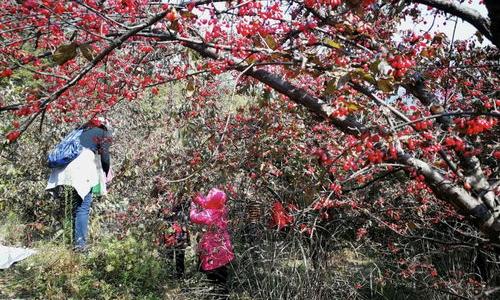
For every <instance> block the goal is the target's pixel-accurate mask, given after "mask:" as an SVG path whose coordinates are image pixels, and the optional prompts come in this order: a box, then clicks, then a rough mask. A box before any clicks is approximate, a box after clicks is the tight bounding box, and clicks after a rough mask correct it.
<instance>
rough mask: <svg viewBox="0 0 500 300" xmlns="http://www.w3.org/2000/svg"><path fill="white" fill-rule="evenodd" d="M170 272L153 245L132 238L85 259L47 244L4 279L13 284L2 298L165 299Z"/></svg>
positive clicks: (108, 243) (105, 244)
mask: <svg viewBox="0 0 500 300" xmlns="http://www.w3.org/2000/svg"><path fill="white" fill-rule="evenodd" d="M169 272H170V268H169V267H168V266H165V265H164V264H162V263H161V260H160V259H159V257H158V253H157V252H156V251H155V250H152V247H151V246H150V245H149V246H148V243H147V242H145V241H141V242H140V241H137V240H136V239H134V238H132V237H128V238H126V239H124V240H116V239H109V240H106V241H103V242H102V243H100V244H98V245H97V246H96V247H95V248H94V249H93V250H92V251H91V252H89V253H88V254H81V255H75V253H74V252H72V251H70V250H68V249H66V248H64V247H61V246H56V245H52V244H47V245H45V246H44V247H43V248H42V249H41V250H39V253H38V254H37V255H34V256H32V257H30V258H28V259H27V260H25V261H23V262H21V263H19V264H18V265H16V266H15V267H13V270H12V271H10V270H9V272H8V273H7V272H5V274H3V273H2V274H1V276H3V278H4V279H5V280H6V282H9V284H7V285H6V286H3V287H2V290H3V291H2V292H3V293H4V294H0V297H1V296H4V295H5V296H8V297H29V298H35V299H67V298H75V299H116V298H120V299H137V298H138V297H141V298H142V299H161V298H163V297H162V295H163V293H164V288H165V287H168V285H167V280H168V276H167V275H168V274H169ZM7 276H9V278H6V277H7ZM0 282H1V281H0Z"/></svg>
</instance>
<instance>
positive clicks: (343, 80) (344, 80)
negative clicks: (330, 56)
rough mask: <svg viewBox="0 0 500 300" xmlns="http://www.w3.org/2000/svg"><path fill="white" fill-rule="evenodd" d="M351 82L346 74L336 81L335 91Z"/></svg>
mask: <svg viewBox="0 0 500 300" xmlns="http://www.w3.org/2000/svg"><path fill="white" fill-rule="evenodd" d="M349 80H351V74H350V73H347V74H345V75H344V76H341V77H340V78H339V80H338V81H337V89H340V88H342V87H343V86H344V85H345V84H346V83H347V82H349Z"/></svg>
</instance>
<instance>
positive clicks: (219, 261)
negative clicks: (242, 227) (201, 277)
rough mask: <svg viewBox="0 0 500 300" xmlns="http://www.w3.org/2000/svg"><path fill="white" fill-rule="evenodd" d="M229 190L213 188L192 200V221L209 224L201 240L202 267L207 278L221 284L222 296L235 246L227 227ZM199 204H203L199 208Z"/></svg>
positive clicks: (199, 245)
mask: <svg viewBox="0 0 500 300" xmlns="http://www.w3.org/2000/svg"><path fill="white" fill-rule="evenodd" d="M225 203H226V194H225V193H224V192H223V191H220V190H218V189H212V190H211V191H210V192H209V193H208V196H207V197H206V198H205V197H203V196H201V195H198V196H196V197H195V198H194V199H193V202H191V211H190V213H189V216H190V218H191V222H193V223H196V224H202V225H206V226H207V230H206V232H204V233H203V235H202V237H201V240H200V242H199V243H198V254H199V256H200V261H201V269H202V271H203V272H205V273H206V274H207V278H208V279H209V280H210V281H212V282H214V283H215V284H218V285H219V286H220V287H221V296H222V297H227V295H228V288H227V275H228V270H227V264H229V263H230V262H231V261H232V260H233V259H234V253H233V247H232V245H231V240H230V236H229V232H228V230H227V209H226V207H225ZM196 206H200V207H201V210H198V208H197V207H196Z"/></svg>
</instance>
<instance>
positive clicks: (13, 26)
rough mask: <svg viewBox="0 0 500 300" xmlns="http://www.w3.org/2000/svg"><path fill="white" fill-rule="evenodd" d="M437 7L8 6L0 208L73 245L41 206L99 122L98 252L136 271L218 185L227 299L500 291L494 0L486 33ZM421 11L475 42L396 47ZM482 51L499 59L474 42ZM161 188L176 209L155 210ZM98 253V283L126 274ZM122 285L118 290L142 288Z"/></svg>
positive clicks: (482, 21)
mask: <svg viewBox="0 0 500 300" xmlns="http://www.w3.org/2000/svg"><path fill="white" fill-rule="evenodd" d="M441 2H442V1H436V0H425V1H424V0H415V1H389V0H370V1H352V0H345V1H340V0H339V1H337V0H335V1H308V0H307V1H303V2H302V1H285V0H284V1H273V2H260V1H223V3H220V5H219V4H217V5H214V4H212V3H207V2H206V1H192V2H183V3H180V4H172V3H162V4H160V3H152V2H150V1H142V0H140V1H92V0H89V1H58V0H54V1H52V0H51V1H37V0H28V1H4V2H3V3H2V4H0V12H1V17H0V18H2V21H3V22H1V23H2V25H0V30H1V31H0V43H1V44H2V45H4V47H3V48H1V50H0V85H1V86H2V89H3V90H4V91H5V93H4V94H5V95H6V97H4V99H2V103H0V113H1V114H2V117H4V116H6V117H5V118H2V122H1V123H0V132H2V134H3V135H4V136H5V140H4V143H3V148H1V150H0V151H1V155H2V157H1V158H0V159H1V160H2V161H1V162H2V163H1V164H0V171H1V172H2V173H1V174H5V175H2V177H1V178H0V195H1V196H2V197H0V205H1V208H2V209H3V211H2V212H1V213H2V214H4V215H8V214H9V212H11V211H12V212H14V213H15V215H17V216H18V217H19V219H20V220H22V222H26V224H25V225H22V228H23V229H22V230H23V232H25V234H24V236H26V240H25V241H23V242H24V243H25V244H29V243H31V242H33V240H40V239H47V238H50V239H54V240H57V239H59V235H58V232H61V229H62V232H63V233H64V231H65V230H66V232H67V231H68V230H67V226H66V225H65V220H66V221H67V217H62V216H61V212H63V211H65V207H66V205H67V204H66V203H62V202H57V201H54V200H53V199H51V198H49V197H46V196H45V195H42V193H41V192H40V191H42V190H43V185H44V180H45V178H46V175H47V174H46V169H45V168H44V167H43V166H44V159H45V157H46V153H47V151H48V149H49V148H50V146H51V145H53V144H54V142H55V141H56V140H57V139H58V137H60V136H61V135H62V133H63V132H67V131H68V130H69V128H70V127H72V123H73V122H82V121H85V120H88V119H89V118H90V117H92V116H94V115H102V114H106V115H108V117H110V118H111V119H112V120H113V121H114V124H115V128H116V129H117V131H116V138H115V141H114V147H113V148H114V150H113V151H114V153H113V154H114V157H115V161H114V168H115V173H116V177H115V181H114V183H113V184H112V186H111V187H110V188H111V193H110V195H109V196H108V197H107V198H105V199H102V200H101V201H96V202H95V205H94V211H93V216H92V220H93V221H92V226H91V242H92V244H94V245H96V246H97V245H101V244H103V245H104V244H107V243H110V245H109V246H104V247H105V248H107V249H108V250H110V251H115V252H119V253H122V255H124V256H130V257H132V258H133V257H135V255H136V253H135V252H134V250H132V249H129V248H136V247H137V248H138V249H148V246H147V245H151V249H153V247H154V246H153V244H154V243H153V241H154V240H155V239H156V235H157V234H158V230H159V228H160V227H161V226H160V225H161V222H162V220H161V218H159V216H158V211H159V210H160V209H161V208H162V207H163V206H164V205H165V204H166V202H168V201H169V200H171V199H172V198H177V199H180V200H181V202H183V203H184V204H187V203H189V201H190V199H191V197H192V196H193V195H194V194H195V193H197V192H202V193H203V192H206V191H207V190H208V189H210V188H212V187H214V186H217V187H219V188H221V189H224V190H225V191H226V192H227V193H228V195H229V196H230V199H231V201H230V203H229V205H230V207H231V218H230V219H231V227H232V230H233V235H234V238H235V245H237V247H238V249H239V250H238V251H237V253H239V255H240V256H239V259H240V260H238V261H237V262H236V264H235V266H234V269H233V274H234V275H237V277H235V278H236V279H233V281H232V287H233V289H234V290H236V291H239V292H241V294H242V295H246V296H248V297H255V298H266V297H278V298H280V297H291V296H292V295H291V294H287V293H292V292H293V293H295V294H296V295H301V296H303V297H312V295H311V294H309V292H308V290H306V289H307V287H310V286H314V287H317V289H318V290H319V291H320V296H318V297H320V298H321V297H326V298H328V297H347V298H355V297H358V298H374V297H381V298H384V297H387V298H391V297H394V295H396V294H400V293H405V294H408V295H410V294H411V295H415V297H426V298H428V297H431V298H432V297H435V298H442V297H445V295H449V296H450V297H460V296H461V295H464V296H465V297H473V296H478V297H481V296H486V295H487V294H491V293H492V292H491V289H492V290H494V289H495V286H497V285H498V280H499V278H498V264H497V263H498V259H497V256H496V255H497V253H498V251H499V250H498V240H499V239H500V235H499V228H500V226H499V224H500V215H499V211H500V210H499V209H498V208H499V205H500V200H499V199H498V194H499V192H500V190H499V186H498V184H499V181H498V177H499V176H498V172H499V165H498V158H499V156H500V152H499V143H498V136H499V131H498V117H499V113H498V105H499V100H498V91H497V89H496V87H497V86H498V83H499V78H498V64H497V60H498V49H497V47H498V36H497V35H498V32H499V31H498V30H495V28H498V18H496V17H495V11H497V9H498V6H497V4H494V3H493V1H490V0H486V1H484V3H485V5H486V8H487V9H488V11H489V12H490V18H486V17H484V16H479V17H474V16H478V15H476V14H475V12H474V11H473V10H471V9H469V7H468V6H467V5H468V4H467V3H465V2H464V1H448V2H447V3H445V4H442V3H441ZM412 3H425V4H427V5H430V7H432V9H431V11H432V13H433V14H435V15H436V16H438V15H440V14H444V13H449V14H452V15H455V16H457V17H460V18H463V19H464V20H467V21H468V22H470V23H472V25H474V26H475V27H476V28H477V29H478V31H479V34H478V35H476V36H475V37H471V38H470V39H468V40H464V41H456V40H454V37H447V36H446V35H445V34H443V33H439V32H434V31H429V32H417V31H415V30H414V29H413V28H412V29H411V30H407V31H403V32H402V31H400V30H399V29H398V28H400V25H401V23H402V22H403V20H405V19H406V20H411V22H414V23H418V22H421V21H422V15H423V10H422V8H421V7H419V6H416V4H412ZM457 11H458V12H457ZM472 17H473V18H472ZM483 36H484V37H485V38H487V39H489V40H490V41H492V43H493V44H494V45H492V46H482V45H480V44H479V43H478V42H477V40H476V39H477V38H482V37H483ZM24 81H26V82H24ZM173 81H179V83H177V84H175V85H172V84H171V82H173ZM134 99H138V100H140V101H139V102H134V101H132V100H134ZM38 120H39V121H40V123H39V124H40V127H39V128H35V127H36V126H34V124H37V123H35V121H38ZM44 124H45V125H44ZM59 124H60V125H59ZM47 125H48V126H47ZM40 128H41V129H40ZM37 129H38V130H37ZM20 137H22V138H23V139H24V140H23V139H20ZM154 177H160V178H162V179H163V180H164V182H165V185H166V187H167V188H166V189H167V190H168V193H167V196H165V197H164V198H162V197H155V196H152V195H150V193H151V190H152V179H153V178H154ZM20 195H22V196H20ZM186 206H188V205H186ZM278 208H279V209H278ZM278 210H279V211H278ZM270 220H280V222H278V223H279V225H278V227H279V228H278V229H279V230H276V228H275V225H277V224H276V223H277V222H276V221H274V223H273V222H271V221H270ZM256 228H257V229H256ZM255 230H256V232H254V231H255ZM103 233H105V234H103ZM243 233H244V234H243ZM108 234H109V235H114V236H115V237H116V238H118V239H125V241H128V242H125V243H124V244H121V243H119V242H116V241H114V242H113V241H112V242H110V241H108V240H107V237H106V235H108ZM256 234H257V235H256ZM64 236H66V235H65V234H63V237H64ZM132 236H133V239H132ZM256 236H258V237H259V238H261V239H262V244H258V243H257V242H256V240H257V238H256ZM249 237H250V241H253V242H255V244H256V245H254V244H252V243H249V242H248V240H249ZM252 237H253V239H252ZM19 238H20V236H15V235H14V236H11V237H8V239H9V240H11V241H13V240H15V239H19ZM133 241H136V242H133ZM137 241H141V242H137ZM142 241H148V243H149V244H147V245H146V244H143V242H142ZM267 242H268V243H269V245H266V243H267ZM151 249H149V250H151ZM250 249H254V250H256V251H255V252H253V253H249V252H248V251H250ZM252 251H253V250H252ZM151 252H154V251H153V250H151ZM297 253H300V256H298V255H297ZM353 253H354V254H353ZM443 253H450V254H449V255H444V254H443ZM246 256H248V257H249V258H248V260H247V258H245V257H246ZM329 256H333V257H336V258H337V260H336V261H335V264H336V265H337V267H339V268H340V269H342V261H343V260H350V261H351V262H349V263H348V264H346V270H347V271H342V270H335V269H332V268H331V267H330V261H329V259H328V257H329ZM352 256H354V257H355V259H352ZM93 257H94V258H93V259H95V260H94V263H95V264H96V265H93V266H85V268H88V269H89V270H90V271H91V272H97V270H95V269H96V266H97V265H98V266H99V268H100V269H101V270H100V272H101V273H96V274H94V275H92V276H96V277H98V278H99V280H104V279H102V278H104V277H106V276H105V275H106V274H107V273H106V272H104V273H102V268H103V267H104V270H106V267H108V266H109V268H108V269H109V270H111V269H112V268H115V264H116V267H119V266H125V269H126V267H127V266H128V265H129V264H130V261H129V262H127V260H124V261H119V262H118V261H116V259H114V258H112V257H110V256H104V257H99V256H93ZM260 258H264V259H262V261H263V262H262V263H259V260H260ZM355 260H358V262H359V261H361V263H354V262H353V261H355ZM298 261H300V263H298ZM274 262H276V264H273V263H274ZM296 262H297V264H295V263H296ZM145 263H147V264H148V265H149V266H150V268H147V269H148V270H149V271H147V272H153V273H155V272H159V270H158V269H157V267H156V266H155V264H154V263H153V259H151V260H150V261H147V262H145ZM122 264H125V265H122ZM290 264H292V265H293V267H290ZM269 266H273V268H274V269H273V270H271V271H270V272H268V267H269ZM113 271H114V270H111V273H113ZM125 273H127V272H125ZM283 274H287V275H289V274H292V275H290V276H284V275H283ZM122 275H123V274H121V273H116V274H115V276H113V279H115V277H116V280H118V282H127V283H131V284H132V285H133V284H134V283H135V282H141V278H142V277H141V276H144V274H143V273H139V278H134V277H133V276H132V277H131V276H130V274H128V275H126V276H125V275H123V276H124V277H122ZM285 277H286V278H285ZM320 278H321V280H320ZM106 280H107V281H109V280H111V278H107V279H106ZM70 281H71V280H70ZM107 281H106V282H107ZM277 282H280V283H282V284H281V285H279V286H277V287H276V283H277ZM109 284H110V285H114V284H116V282H114V283H109ZM329 286H330V287H331V286H335V287H337V289H336V290H331V288H329ZM151 288H152V289H153V290H154V289H155V287H151ZM202 290H203V289H202ZM59 292H60V291H58V292H57V293H56V294H58V295H59ZM128 292H130V293H136V291H135V289H134V288H133V287H132V288H131V290H130V291H127V293H128ZM61 293H63V292H61ZM103 293H104V292H103ZM112 293H114V292H111V294H112ZM323 293H324V294H323ZM104 294H105V293H104ZM323 295H324V296H323ZM242 297H244V296H242Z"/></svg>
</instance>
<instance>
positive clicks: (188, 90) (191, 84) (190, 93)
mask: <svg viewBox="0 0 500 300" xmlns="http://www.w3.org/2000/svg"><path fill="white" fill-rule="evenodd" d="M195 89H196V86H195V84H194V80H189V81H188V84H187V86H186V96H187V97H191V96H193V95H194V91H195Z"/></svg>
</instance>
